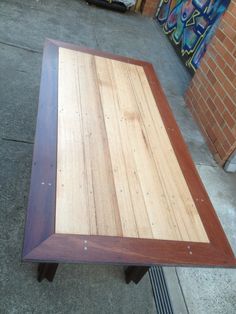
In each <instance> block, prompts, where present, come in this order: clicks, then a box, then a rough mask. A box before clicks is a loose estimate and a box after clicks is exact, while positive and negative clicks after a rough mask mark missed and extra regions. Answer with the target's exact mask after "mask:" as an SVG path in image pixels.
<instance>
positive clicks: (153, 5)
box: [141, 0, 160, 17]
mask: <svg viewBox="0 0 236 314" xmlns="http://www.w3.org/2000/svg"><path fill="white" fill-rule="evenodd" d="M159 3H160V0H143V1H142V5H141V12H142V15H145V16H150V17H153V16H154V15H155V14H156V11H157V6H158V4H159Z"/></svg>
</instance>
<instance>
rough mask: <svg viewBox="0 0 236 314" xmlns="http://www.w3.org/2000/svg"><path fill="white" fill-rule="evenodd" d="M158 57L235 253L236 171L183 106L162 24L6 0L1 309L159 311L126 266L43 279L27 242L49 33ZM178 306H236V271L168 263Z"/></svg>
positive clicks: (1, 55)
mask: <svg viewBox="0 0 236 314" xmlns="http://www.w3.org/2000/svg"><path fill="white" fill-rule="evenodd" d="M46 37H48V38H54V39H58V40H62V41H66V42H71V43H74V44H82V45H86V46H87V47H91V48H97V49H101V50H104V51H109V52H113V53H117V54H121V55H124V56H130V57H133V58H138V59H143V60H147V61H149V62H152V63H153V65H154V67H155V70H156V73H157V75H158V77H159V79H160V81H161V84H162V86H163V88H164V91H165V93H166V95H167V97H168V100H169V103H170V105H171V107H172V109H173V112H174V115H175V117H176V120H177V122H178V124H179V126H180V129H181V131H182V134H183V136H184V138H185V140H186V142H187V144H188V146H189V149H190V151H191V154H192V157H193V159H194V161H195V163H196V166H197V169H198V170H199V173H200V176H201V177H202V180H203V182H204V184H205V186H206V189H207V191H208V193H209V196H210V198H211V200H212V202H213V205H214V206H215V208H216V210H217V213H218V215H219V218H220V220H221V222H222V225H223V227H224V230H225V232H226V233H227V235H228V238H229V240H230V243H231V245H232V247H233V248H234V250H235V253H236V232H235V229H236V193H235V190H236V175H235V174H227V173H225V172H224V171H223V170H222V169H220V168H219V167H218V166H217V165H216V163H215V162H214V161H213V160H212V156H211V154H210V153H209V151H208V148H207V146H206V144H205V141H204V139H203V138H202V136H201V134H200V132H199V130H198V128H197V126H196V124H195V123H194V122H193V120H192V117H191V115H190V113H189V111H188V109H187V108H186V106H185V103H184V100H183V93H184V91H185V89H186V88H187V85H188V83H189V81H190V79H191V78H190V76H189V74H188V73H187V72H186V70H185V68H184V66H183V65H182V63H181V62H180V61H179V59H178V57H177V56H176V54H175V52H174V50H173V48H172V46H171V45H170V43H169V42H168V40H167V38H166V37H165V35H164V34H163V33H162V31H161V29H160V28H159V27H158V25H157V24H156V23H155V22H154V21H153V20H151V19H149V18H144V17H142V16H139V15H135V14H132V13H127V14H119V13H115V12H110V11H106V10H102V9H98V8H96V7H94V6H88V5H87V4H86V3H85V2H83V1H82V0H61V1H60V0H42V1H40V0H38V1H33V0H31V1H30V0H8V1H7V0H5V1H4V0H2V1H1V2H0V82H1V83H0V96H1V98H0V99H1V100H0V161H1V164H0V166H1V171H0V209H1V211H0V225H1V227H0V228H1V240H0V272H1V275H0V313H1V314H2V313H3V314H5V313H24V314H25V313H56V314H58V313H79V314H80V313H86V314H92V313H102V314H103V313H124V314H125V313H129V314H130V313H135V314H137V313H138V314H146V313H155V312H156V310H155V305H154V301H153V297H152V290H151V286H150V281H149V278H148V276H145V278H144V279H143V280H142V282H140V284H139V285H137V286H136V285H134V284H130V285H126V284H125V282H124V276H123V269H122V267H115V266H92V265H67V264H65V265H61V266H60V267H59V269H58V272H57V274H56V277H55V281H54V283H53V284H50V283H48V282H46V281H44V282H42V283H41V284H38V283H37V281H36V280H35V274H36V266H35V265H31V264H22V263H21V261H20V258H21V248H22V240H23V228H24V219H25V211H26V207H27V197H28V191H29V183H30V170H31V161H32V150H33V141H34V131H35V123H36V114H37V102H38V94H39V83H40V71H41V60H42V50H43V43H44V40H45V38H46ZM165 273H166V279H167V283H168V287H169V289H170V294H171V298H172V302H173V306H174V309H175V313H177V314H180V313H187V312H189V313H193V314H211V313H212V314H213V313H214V314H216V313H226V314H228V313H232V314H233V313H236V297H235V296H236V270H225V269H199V268H174V267H172V268H165Z"/></svg>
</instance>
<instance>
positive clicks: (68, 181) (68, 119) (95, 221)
mask: <svg viewBox="0 0 236 314" xmlns="http://www.w3.org/2000/svg"><path fill="white" fill-rule="evenodd" d="M59 60H61V62H60V63H59V107H62V106H63V111H62V112H60V109H59V114H58V174H57V208H56V232H57V233H75V234H76V233H78V234H93V235H96V234H103V235H119V236H121V235H122V229H121V225H120V218H119V210H118V204H117V200H116V193H115V188H114V182H113V176H112V170H111V162H110V155H109V149H108V143H107V139H106V135H105V134H106V132H105V125H104V119H103V113H102V107H101V104H100V98H99V93H98V88H97V85H96V80H94V68H93V63H94V61H93V58H92V57H91V56H90V55H85V54H80V53H77V52H74V51H70V50H67V49H60V54H59ZM60 65H61V66H60ZM65 69H68V72H66V71H65ZM73 134H76V137H72V138H70V135H73ZM68 139H69V140H68ZM72 153H73V155H71V154H72ZM63 167H64V168H65V169H63ZM62 184H63V189H61V185H62Z"/></svg>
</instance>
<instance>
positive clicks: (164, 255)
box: [23, 40, 236, 267]
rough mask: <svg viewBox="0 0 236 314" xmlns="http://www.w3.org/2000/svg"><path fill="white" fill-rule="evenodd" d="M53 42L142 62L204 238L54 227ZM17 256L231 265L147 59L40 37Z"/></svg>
mask: <svg viewBox="0 0 236 314" xmlns="http://www.w3.org/2000/svg"><path fill="white" fill-rule="evenodd" d="M59 46H60V47H65V48H69V49H74V50H78V51H84V52H87V53H90V54H94V55H99V56H103V57H106V58H111V59H115V60H121V61H123V62H128V63H132V64H137V65H141V66H143V68H144V70H145V72H146V74H147V78H148V81H149V84H150V87H151V89H152V92H153V95H154V97H155V99H156V102H157V106H158V109H159V111H160V113H161V116H162V119H163V121H164V124H165V127H166V129H167V132H168V135H169V138H170V141H171V143H172V146H173V149H174V151H175V153H176V156H177V159H178V162H179V164H180V166H181V169H182V172H183V174H184V177H185V179H186V182H187V184H188V187H189V189H190V192H191V194H192V197H193V199H194V200H195V204H196V207H197V209H198V212H199V215H200V217H201V219H202V222H203V224H204V227H205V229H206V232H207V235H208V237H209V239H210V244H208V243H196V242H194V243H190V242H187V241H186V242H182V241H165V240H150V239H133V238H120V237H104V236H83V235H66V234H60V235H59V234H55V233H54V232H55V231H54V230H55V229H54V219H55V217H54V216H55V183H56V142H57V141H56V128H57V120H56V116H57V115H56V113H57V70H58V69H57V62H58V47H59ZM85 247H86V249H85ZM23 260H24V261H35V262H36V261H50V262H53V261H54V262H72V263H76V262H78V263H82V262H87V263H114V264H131V265H152V264H162V265H193V266H224V267H235V266H236V262H235V257H234V254H233V252H232V250H231V248H230V245H229V243H228V240H227V238H226V236H225V234H224V231H223V229H222V227H221V224H220V222H219V220H218V217H217V215H216V213H215V211H214V208H213V207H212V204H211V202H210V200H209V197H208V195H207V193H206V191H205V188H204V186H203V184H202V182H201V180H200V177H199V175H198V173H197V170H196V168H195V166H194V164H193V161H192V159H191V156H190V154H189V152H188V150H187V147H186V144H185V143H184V141H183V138H182V136H181V133H180V131H179V129H178V126H177V123H176V122H175V119H174V117H173V115H172V112H171V110H170V108H169V105H168V103H167V100H166V98H165V95H164V93H163V91H162V88H161V86H160V83H159V81H158V79H157V78H156V75H155V72H154V70H153V67H152V65H151V64H150V63H148V62H143V61H139V60H132V59H130V58H126V57H120V56H114V55H112V54H109V53H103V52H99V51H96V50H91V49H87V48H84V47H77V46H74V45H70V44H65V43H61V42H58V41H55V40H47V41H46V44H45V49H44V58H43V70H42V80H41V89H40V100H39V112H38V120H37V129H36V137H35V147H34V157H33V166H32V177H31V188H30V195H29V205H28V211H27V219H26V227H25V240H24V249H23Z"/></svg>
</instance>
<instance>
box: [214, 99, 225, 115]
mask: <svg viewBox="0 0 236 314" xmlns="http://www.w3.org/2000/svg"><path fill="white" fill-rule="evenodd" d="M214 102H215V105H216V108H217V109H218V111H219V112H221V113H222V112H223V111H224V109H225V106H224V104H223V102H222V100H221V99H220V97H218V96H216V97H215V99H214Z"/></svg>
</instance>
